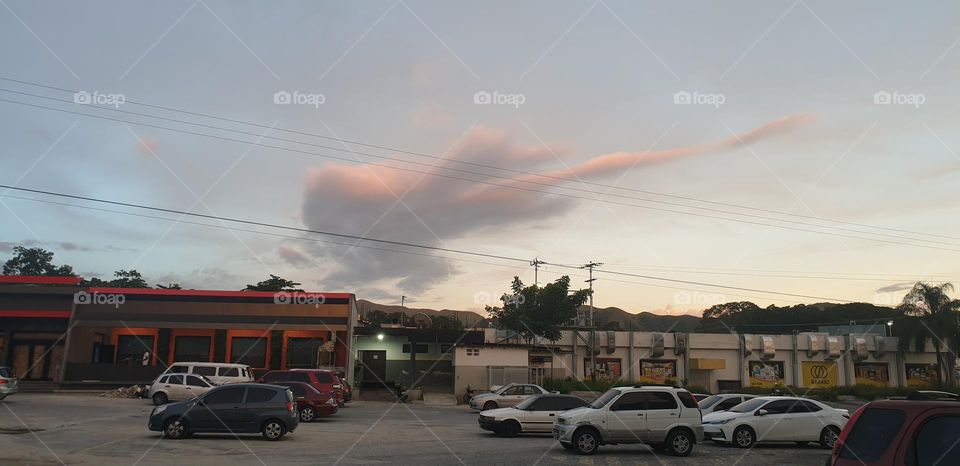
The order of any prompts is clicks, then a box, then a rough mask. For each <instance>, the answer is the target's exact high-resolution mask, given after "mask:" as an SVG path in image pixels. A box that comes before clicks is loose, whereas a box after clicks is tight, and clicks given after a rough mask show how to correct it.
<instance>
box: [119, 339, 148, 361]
mask: <svg viewBox="0 0 960 466" xmlns="http://www.w3.org/2000/svg"><path fill="white" fill-rule="evenodd" d="M152 360H153V335H120V336H119V337H118V338H117V364H120V365H125V366H148V365H150V363H151V362H152Z"/></svg>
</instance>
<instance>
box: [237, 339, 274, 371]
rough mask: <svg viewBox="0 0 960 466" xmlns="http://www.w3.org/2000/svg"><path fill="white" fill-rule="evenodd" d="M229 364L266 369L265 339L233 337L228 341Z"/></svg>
mask: <svg viewBox="0 0 960 466" xmlns="http://www.w3.org/2000/svg"><path fill="white" fill-rule="evenodd" d="M230 362H232V363H237V364H246V365H248V366H250V367H267V339H266V338H259V337H233V339H231V340H230Z"/></svg>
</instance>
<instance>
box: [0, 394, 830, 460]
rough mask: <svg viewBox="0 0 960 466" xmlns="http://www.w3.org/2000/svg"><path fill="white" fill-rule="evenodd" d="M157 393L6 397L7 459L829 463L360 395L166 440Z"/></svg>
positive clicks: (789, 448)
mask: <svg viewBox="0 0 960 466" xmlns="http://www.w3.org/2000/svg"><path fill="white" fill-rule="evenodd" d="M151 408H152V405H151V404H150V403H149V401H147V400H137V399H108V398H101V397H98V396H96V395H88V394H26V393H24V394H18V395H15V396H12V397H10V398H8V399H7V400H6V401H5V402H0V464H18V465H48V464H101V465H104V464H108V465H114V464H131V465H132V464H144V465H146V464H171V463H191V464H231V465H237V466H239V465H247V464H250V465H258V464H329V463H335V464H372V463H389V464H434V465H440V464H471V465H472V464H544V465H546V464H556V463H561V464H676V465H685V464H724V465H727V466H731V465H734V464H738V465H752V464H763V465H768V464H804V465H819V464H823V462H824V461H825V460H826V458H827V456H828V451H827V450H823V449H821V448H819V447H818V446H812V445H811V446H807V447H798V446H796V445H793V444H786V445H760V446H758V447H756V448H754V449H752V450H749V451H746V450H740V449H737V448H732V447H727V446H720V445H714V444H710V443H707V444H702V443H701V444H698V445H697V447H696V449H695V450H694V452H693V454H692V455H691V456H689V457H686V458H674V457H670V456H665V455H663V454H661V453H657V454H656V455H655V454H654V453H653V452H652V451H651V450H650V449H648V448H646V447H644V446H637V445H623V446H604V447H602V448H601V449H600V451H599V452H598V453H597V454H596V455H595V456H590V457H584V456H579V455H576V454H573V453H571V452H568V451H566V450H564V449H563V448H562V447H560V445H558V444H556V443H555V442H554V441H553V439H552V438H550V436H549V435H543V436H521V437H518V438H508V439H504V438H498V437H495V436H494V435H493V434H491V433H489V432H486V431H482V430H480V429H479V428H478V427H477V415H476V413H473V412H470V411H468V410H467V409H466V408H464V407H462V406H460V407H454V406H450V407H446V406H443V407H441V406H436V407H435V406H425V405H423V404H395V403H389V402H378V401H366V402H364V401H355V402H352V403H349V404H348V406H347V407H345V408H343V409H341V410H340V412H339V413H337V414H336V415H335V416H332V417H329V418H325V419H321V420H319V421H317V422H312V423H307V424H301V425H300V426H299V427H298V429H297V430H296V432H294V433H293V434H291V435H289V436H288V437H286V438H284V439H283V440H282V441H280V442H268V441H265V440H263V439H262V438H261V437H259V436H241V437H240V439H239V440H238V439H237V438H235V437H233V436H229V435H197V436H194V437H192V438H189V439H186V440H179V441H174V440H165V439H161V438H160V435H159V434H158V433H156V432H150V431H148V430H147V427H146V421H147V415H148V413H149V412H150V410H151Z"/></svg>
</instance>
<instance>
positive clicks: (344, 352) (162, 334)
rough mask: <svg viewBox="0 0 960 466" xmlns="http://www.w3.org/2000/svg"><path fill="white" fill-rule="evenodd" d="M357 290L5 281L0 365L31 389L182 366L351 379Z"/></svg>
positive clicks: (121, 380) (147, 375)
mask: <svg viewBox="0 0 960 466" xmlns="http://www.w3.org/2000/svg"><path fill="white" fill-rule="evenodd" d="M356 315H357V312H356V299H355V297H354V295H353V294H350V293H288V292H279V293H274V292H258V291H218V290H168V289H145V288H87V287H81V286H80V285H79V279H78V278H74V277H10V276H0V365H7V366H11V367H12V368H13V370H14V373H15V374H16V375H17V376H19V377H22V378H23V379H24V380H25V381H26V382H28V383H29V382H31V381H41V382H48V383H50V382H53V383H57V384H59V385H61V386H81V385H120V384H133V383H145V382H149V381H150V380H153V378H154V377H155V376H156V375H157V374H159V373H160V372H162V371H163V370H164V368H165V367H166V366H167V365H169V364H170V363H172V362H176V361H206V362H236V363H242V364H248V365H250V366H251V367H253V368H254V372H255V373H262V372H264V371H267V370H270V369H287V368H309V367H320V366H334V367H341V368H343V369H344V370H345V371H346V372H347V373H348V374H347V375H348V377H350V378H352V377H353V374H352V371H353V367H354V364H353V359H352V357H353V352H352V351H351V350H350V347H349V345H350V342H351V341H352V339H353V329H354V327H355V326H356Z"/></svg>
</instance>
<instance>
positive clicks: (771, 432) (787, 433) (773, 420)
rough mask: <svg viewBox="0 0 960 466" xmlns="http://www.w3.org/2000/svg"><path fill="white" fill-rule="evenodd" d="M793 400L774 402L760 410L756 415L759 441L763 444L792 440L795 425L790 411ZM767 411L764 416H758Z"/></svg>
mask: <svg viewBox="0 0 960 466" xmlns="http://www.w3.org/2000/svg"><path fill="white" fill-rule="evenodd" d="M793 404H794V401H793V400H774V401H771V402H769V403H767V404H765V405H763V406H762V407H760V409H758V410H757V411H756V412H755V413H754V414H755V415H756V419H755V420H754V422H755V425H756V430H757V440H758V441H761V442H766V441H779V440H792V439H793V424H792V420H791V419H790V418H791V414H790V411H791V409H792V407H793ZM761 411H765V414H763V415H757V414H758V413H760V412H761Z"/></svg>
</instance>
